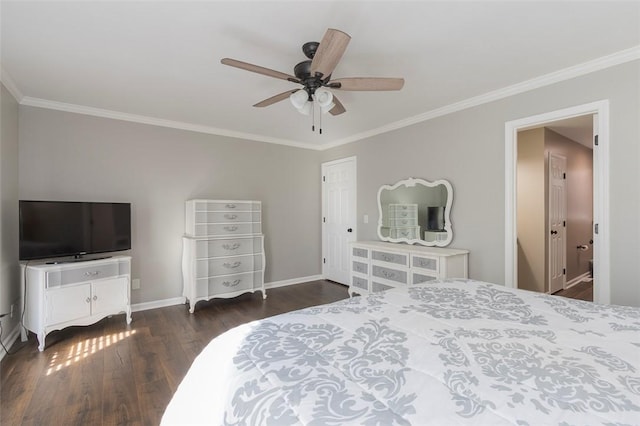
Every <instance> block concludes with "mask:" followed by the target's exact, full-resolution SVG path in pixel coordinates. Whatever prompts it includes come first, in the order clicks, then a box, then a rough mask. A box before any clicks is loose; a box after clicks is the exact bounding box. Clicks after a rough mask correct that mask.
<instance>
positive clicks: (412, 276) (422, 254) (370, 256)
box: [349, 241, 469, 295]
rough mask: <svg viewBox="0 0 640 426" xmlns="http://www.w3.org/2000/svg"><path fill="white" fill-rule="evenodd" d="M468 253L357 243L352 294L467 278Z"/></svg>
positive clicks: (378, 243) (352, 258)
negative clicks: (440, 280) (433, 281)
mask: <svg viewBox="0 0 640 426" xmlns="http://www.w3.org/2000/svg"><path fill="white" fill-rule="evenodd" d="M468 256H469V251H468V250H460V249H451V248H440V247H424V246H415V245H407V244H394V243H386V242H382V241H356V242H354V243H352V244H351V280H350V283H349V294H350V295H353V293H358V294H362V295H364V294H369V293H372V292H376V291H383V290H388V289H390V288H394V287H400V286H405V285H409V284H420V283H424V282H427V281H431V280H437V279H445V278H467V277H468V270H469V267H468Z"/></svg>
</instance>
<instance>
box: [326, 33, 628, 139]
mask: <svg viewBox="0 0 640 426" xmlns="http://www.w3.org/2000/svg"><path fill="white" fill-rule="evenodd" d="M639 59H640V45H639V46H634V47H631V48H629V49H625V50H622V51H619V52H616V53H613V54H611V55H607V56H603V57H600V58H598V59H594V60H592V61H588V62H584V63H582V64H578V65H574V66H571V67H568V68H564V69H561V70H558V71H554V72H552V73H549V74H544V75H541V76H539V77H535V78H532V79H530V80H526V81H523V82H521V83H517V84H514V85H511V86H507V87H504V88H502V89H498V90H494V91H492V92H488V93H485V94H483V95H479V96H475V97H473V98H469V99H465V100H463V101H460V102H456V103H453V104H449V105H446V106H444V107H442V108H436V109H434V110H431V111H427V112H425V113H422V114H419V115H415V116H413V117H409V118H406V119H404V120H400V121H396V122H393V123H390V124H387V125H385V126H382V127H378V128H376V129H372V130H368V131H366V132H362V133H358V134H355V135H352V136H349V137H347V138H344V139H340V140H337V141H334V142H330V143H328V144H325V145H322V147H321V150H325V149H330V148H335V147H337V146H340V145H345V144H348V143H351V142H355V141H359V140H362V139H365V138H369V137H372V136H376V135H380V134H382V133H387V132H390V131H393V130H397V129H401V128H403V127H408V126H411V125H413V124H417V123H420V122H423V121H428V120H432V119H434V118H437V117H442V116H444V115H447V114H451V113H454V112H457V111H462V110H464V109H467V108H472V107H475V106H478V105H482V104H486V103H489V102H493V101H497V100H499V99H504V98H508V97H510V96H513V95H517V94H520V93H524V92H528V91H531V90H535V89H539V88H541V87H545V86H549V85H551V84H555V83H559V82H562V81H566V80H571V79H572V78H576V77H580V76H582V75H585V74H590V73H593V72H596V71H600V70H603V69H606V68H610V67H613V66H616V65H620V64H624V63H626V62H631V61H636V60H639Z"/></svg>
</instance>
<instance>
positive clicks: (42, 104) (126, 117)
mask: <svg viewBox="0 0 640 426" xmlns="http://www.w3.org/2000/svg"><path fill="white" fill-rule="evenodd" d="M639 59H640V45H638V46H634V47H631V48H629V49H625V50H622V51H619V52H616V53H613V54H611V55H607V56H603V57H600V58H597V59H594V60H592V61H588V62H584V63H582V64H578V65H574V66H571V67H568V68H564V69H561V70H558V71H554V72H552V73H549V74H544V75H542V76H539V77H535V78H532V79H530V80H526V81H523V82H521V83H517V84H514V85H511V86H507V87H504V88H502V89H498V90H494V91H492V92H488V93H485V94H483V95H479V96H475V97H472V98H469V99H465V100H463V101H460V102H456V103H453V104H449V105H446V106H443V107H441V108H436V109H433V110H430V111H427V112H425V113H422V114H418V115H415V116H413V117H409V118H406V119H403V120H399V121H396V122H393V123H390V124H387V125H384V126H381V127H377V128H375V129H371V130H368V131H366V132H361V133H357V134H354V135H352V136H349V137H346V138H343V139H338V140H335V141H332V142H328V143H326V144H323V145H310V144H308V143H301V142H296V141H291V140H288V139H280V138H273V137H270V136H264V135H257V134H253V133H244V132H237V131H233V130H228V129H221V128H217V127H210V126H203V125H198V124H192V123H185V122H180V121H173V120H165V119H160V118H154V117H147V116H143V115H136V114H129V113H124V112H119V111H112V110H107V109H101V108H93V107H88V106H83V105H76V104H69V103H64V102H56V101H50V100H47V99H40V98H33V97H30V96H24V95H23V94H22V93H21V92H20V90H19V89H18V87H17V86H16V85H15V83H14V82H13V79H11V77H10V76H9V74H8V73H6V72H5V71H4V69H2V68H1V66H0V70H1V76H2V83H3V84H4V85H5V86H6V87H7V89H8V90H9V92H11V94H12V95H13V96H14V97H15V98H16V100H17V101H18V102H19V103H20V104H21V105H27V106H33V107H38V108H47V109H53V110H58V111H66V112H73V113H77V114H84V115H91V116H95V117H103V118H111V119H114V120H122V121H129V122H134V123H141V124H149V125H152V126H160V127H168V128H173V129H179V130H187V131H192V132H198V133H206V134H211V135H218V136H227V137H231V138H238V139H246V140H253V141H257V142H266V143H273V144H278V145H286V146H291V147H295V148H303V149H310V150H315V151H325V150H327V149H330V148H335V147H337V146H341V145H346V144H348V143H351V142H356V141H359V140H362V139H366V138H369V137H372V136H376V135H380V134H383V133H387V132H391V131H393V130H398V129H401V128H404V127H408V126H411V125H414V124H417V123H421V122H423V121H428V120H432V119H434V118H437V117H442V116H444V115H447V114H451V113H454V112H458V111H462V110H465V109H468V108H472V107H475V106H478V105H482V104H486V103H490V102H493V101H497V100H500V99H504V98H507V97H509V96H513V95H517V94H520V93H524V92H528V91H531V90H535V89H539V88H541V87H544V86H549V85H551V84H555V83H559V82H562V81H566V80H570V79H572V78H576V77H579V76H582V75H585V74H590V73H593V72H596V71H600V70H603V69H606V68H610V67H613V66H616V65H620V64H623V63H626V62H631V61H635V60H639Z"/></svg>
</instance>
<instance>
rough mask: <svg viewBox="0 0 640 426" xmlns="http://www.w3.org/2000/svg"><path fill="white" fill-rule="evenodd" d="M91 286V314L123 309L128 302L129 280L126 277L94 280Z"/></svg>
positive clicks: (116, 311) (109, 312) (114, 311)
mask: <svg viewBox="0 0 640 426" xmlns="http://www.w3.org/2000/svg"><path fill="white" fill-rule="evenodd" d="M91 285H92V287H93V294H92V297H91V299H92V301H93V311H92V312H91V314H92V315H100V314H112V313H118V312H120V311H124V310H125V308H126V305H127V304H128V303H129V291H128V290H129V280H128V279H127V278H126V277H120V278H113V279H108V280H102V281H96V282H94V283H92V284H91Z"/></svg>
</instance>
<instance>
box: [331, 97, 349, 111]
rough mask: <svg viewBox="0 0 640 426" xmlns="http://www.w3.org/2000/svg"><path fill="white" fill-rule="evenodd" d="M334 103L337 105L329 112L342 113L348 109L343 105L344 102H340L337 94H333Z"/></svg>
mask: <svg viewBox="0 0 640 426" xmlns="http://www.w3.org/2000/svg"><path fill="white" fill-rule="evenodd" d="M333 103H334V104H336V106H334V107H333V108H331V109H330V110H329V114H331V115H340V114H342V113H343V112H345V111H346V109H344V106H343V105H342V102H340V101H339V100H338V98H336V97H335V95H334V96H333Z"/></svg>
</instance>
